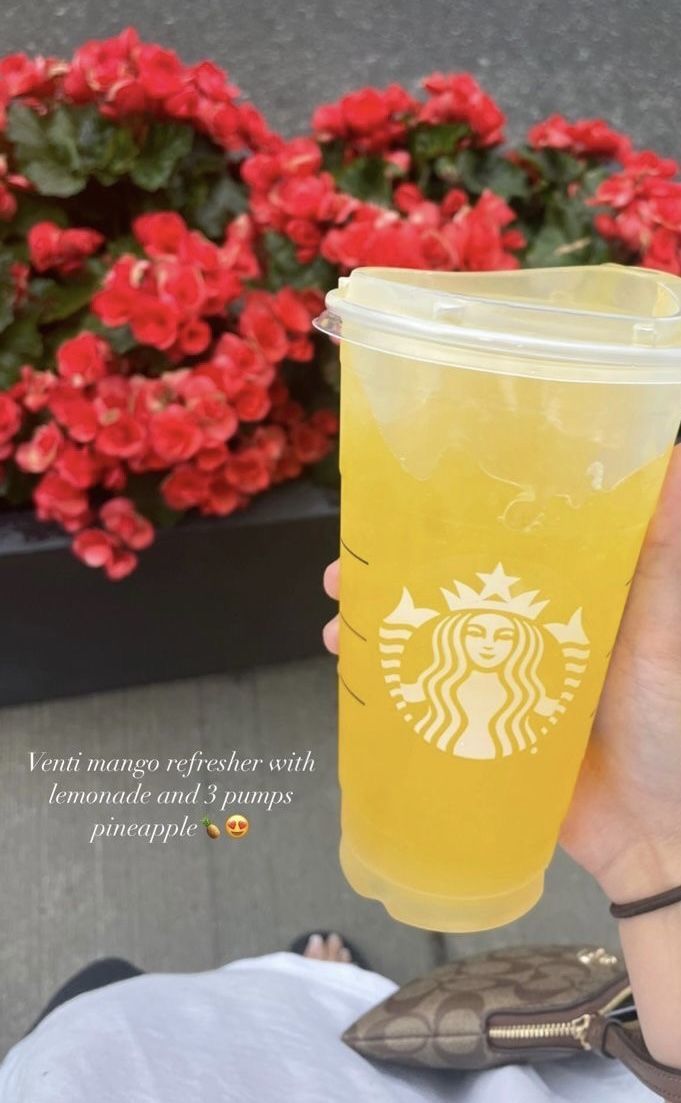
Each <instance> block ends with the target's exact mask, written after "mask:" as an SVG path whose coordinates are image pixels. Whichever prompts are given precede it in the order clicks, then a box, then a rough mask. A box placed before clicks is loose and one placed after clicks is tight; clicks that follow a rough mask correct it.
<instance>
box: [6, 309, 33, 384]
mask: <svg viewBox="0 0 681 1103" xmlns="http://www.w3.org/2000/svg"><path fill="white" fill-rule="evenodd" d="M42 352H43V342H42V338H41V336H40V333H39V332H38V328H37V325H36V319H35V318H34V317H32V316H30V315H27V316H26V317H23V318H17V319H16V321H14V322H12V324H11V325H9V326H8V327H7V329H6V330H5V331H4V333H2V334H0V389H2V390H6V389H7V387H10V386H11V385H12V383H15V382H16V380H17V379H18V377H19V368H20V367H21V366H22V364H27V363H28V364H35V363H37V362H38V361H39V360H40V357H41V356H42Z"/></svg>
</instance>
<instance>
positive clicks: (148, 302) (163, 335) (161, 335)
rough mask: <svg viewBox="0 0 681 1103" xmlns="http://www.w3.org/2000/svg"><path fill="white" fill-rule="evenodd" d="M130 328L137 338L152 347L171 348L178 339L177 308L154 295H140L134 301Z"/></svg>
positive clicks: (141, 342) (142, 343)
mask: <svg viewBox="0 0 681 1103" xmlns="http://www.w3.org/2000/svg"><path fill="white" fill-rule="evenodd" d="M133 309H134V314H133V316H132V318H131V319H130V328H131V330H132V332H133V336H134V337H135V340H137V341H139V343H140V344H141V345H151V346H152V348H157V349H169V348H170V347H171V345H174V344H175V341H176V340H177V331H178V324H179V317H178V312H177V309H176V308H175V307H173V306H171V305H170V303H163V302H161V301H160V300H159V299H155V298H154V297H153V296H152V295H139V296H138V297H137V298H136V299H135V300H134V302H133Z"/></svg>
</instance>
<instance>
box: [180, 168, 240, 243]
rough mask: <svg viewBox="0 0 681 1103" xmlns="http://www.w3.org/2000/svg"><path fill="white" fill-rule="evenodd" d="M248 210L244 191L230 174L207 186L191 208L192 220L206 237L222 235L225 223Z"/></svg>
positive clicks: (215, 238)
mask: <svg viewBox="0 0 681 1103" xmlns="http://www.w3.org/2000/svg"><path fill="white" fill-rule="evenodd" d="M247 210H248V200H247V198H246V192H245V191H244V189H243V188H242V187H241V185H240V184H237V182H236V180H233V179H232V177H231V176H223V177H221V178H219V179H218V180H216V181H215V183H214V184H213V185H212V186H211V187H209V189H208V191H207V193H206V195H205V199H203V201H202V202H200V203H198V204H197V206H196V207H195V208H194V210H193V212H192V213H193V222H194V224H195V225H196V227H197V228H198V229H199V230H201V231H202V232H203V233H204V234H205V235H206V237H209V238H213V239H214V240H218V239H220V238H222V237H224V234H225V229H226V227H227V223H228V222H229V221H230V220H231V218H233V217H234V216H235V215H238V214H243V212H244V211H247Z"/></svg>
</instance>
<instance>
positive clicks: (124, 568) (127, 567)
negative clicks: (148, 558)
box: [104, 547, 137, 582]
mask: <svg viewBox="0 0 681 1103" xmlns="http://www.w3.org/2000/svg"><path fill="white" fill-rule="evenodd" d="M136 566H137V556H136V555H135V553H134V552H131V551H128V549H127V548H120V547H116V548H114V554H113V559H112V560H111V562H110V563H108V564H106V565H105V568H104V569H105V571H106V573H107V575H108V577H109V578H110V579H111V581H112V582H120V580H121V579H122V578H127V577H128V575H129V574H132V572H133V571H134V569H135V567H136Z"/></svg>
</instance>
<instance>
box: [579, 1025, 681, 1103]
mask: <svg viewBox="0 0 681 1103" xmlns="http://www.w3.org/2000/svg"><path fill="white" fill-rule="evenodd" d="M594 1048H595V1047H594ZM598 1048H599V1049H600V1050H601V1052H602V1053H604V1054H605V1056H606V1057H614V1058H617V1059H618V1060H619V1061H621V1062H622V1064H623V1065H626V1067H627V1068H628V1069H629V1071H630V1072H633V1074H634V1076H636V1077H637V1078H638V1079H639V1080H640V1081H641V1082H642V1083H643V1084H645V1085H646V1087H647V1088H650V1090H651V1091H654V1092H656V1093H657V1095H661V1096H662V1097H663V1099H665V1100H667V1103H681V1070H679V1069H673V1068H670V1067H669V1066H668V1065H662V1064H660V1062H659V1061H656V1060H655V1058H654V1057H651V1055H650V1053H649V1052H648V1050H647V1048H646V1044H645V1042H644V1041H643V1035H642V1034H641V1031H640V1029H639V1028H638V1026H637V1025H636V1024H635V1023H630V1024H627V1025H626V1026H625V1025H624V1024H623V1023H619V1022H617V1021H616V1020H615V1019H609V1020H606V1022H605V1025H604V1029H603V1035H602V1039H601V1040H600V1045H599V1047H598Z"/></svg>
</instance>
